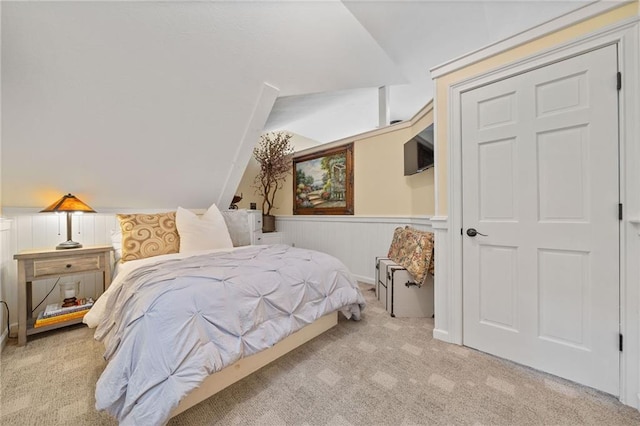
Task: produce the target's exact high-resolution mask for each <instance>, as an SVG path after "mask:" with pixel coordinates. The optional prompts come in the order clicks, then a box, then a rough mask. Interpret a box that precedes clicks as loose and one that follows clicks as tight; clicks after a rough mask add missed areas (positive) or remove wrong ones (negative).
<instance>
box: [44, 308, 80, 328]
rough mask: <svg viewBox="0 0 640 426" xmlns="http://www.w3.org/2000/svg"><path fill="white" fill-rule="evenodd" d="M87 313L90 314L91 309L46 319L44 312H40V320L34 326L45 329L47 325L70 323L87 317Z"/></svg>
mask: <svg viewBox="0 0 640 426" xmlns="http://www.w3.org/2000/svg"><path fill="white" fill-rule="evenodd" d="M87 312H89V308H84V309H83V310H81V311H74V312H69V313H66V314H59V315H55V316H52V317H48V318H45V317H44V312H40V313H39V314H38V318H37V319H36V321H35V323H34V324H33V327H34V328H38V327H44V326H47V325H52V324H58V323H61V322H65V321H69V320H72V319H76V318H82V317H83V316H85V314H86V313H87Z"/></svg>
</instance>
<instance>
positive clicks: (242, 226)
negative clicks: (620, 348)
mask: <svg viewBox="0 0 640 426" xmlns="http://www.w3.org/2000/svg"><path fill="white" fill-rule="evenodd" d="M221 213H222V216H223V217H224V221H225V223H226V224H227V229H228V230H229V236H231V241H232V242H233V246H234V247H240V246H248V245H249V244H251V230H250V229H249V214H248V213H247V211H246V210H225V211H223V212H221Z"/></svg>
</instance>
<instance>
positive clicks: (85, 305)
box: [42, 298, 93, 318]
mask: <svg viewBox="0 0 640 426" xmlns="http://www.w3.org/2000/svg"><path fill="white" fill-rule="evenodd" d="M92 306H93V299H92V298H88V299H78V301H77V304H75V305H73V306H67V307H64V308H63V307H62V303H52V304H50V305H47V307H46V308H44V312H42V317H43V318H50V317H55V316H58V315H64V314H70V313H72V312H78V311H84V310H87V309H89V308H91V307H92Z"/></svg>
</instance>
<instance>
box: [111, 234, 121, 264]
mask: <svg viewBox="0 0 640 426" xmlns="http://www.w3.org/2000/svg"><path fill="white" fill-rule="evenodd" d="M111 246H112V247H113V260H114V262H115V263H118V262H119V261H120V259H122V230H120V229H112V230H111Z"/></svg>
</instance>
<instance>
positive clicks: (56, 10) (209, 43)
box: [2, 0, 584, 209]
mask: <svg viewBox="0 0 640 426" xmlns="http://www.w3.org/2000/svg"><path fill="white" fill-rule="evenodd" d="M512 3H513V4H512ZM542 3H543V4H544V6H543V7H541V6H540V5H541V4H542ZM542 3H541V2H509V3H508V6H505V5H504V2H499V4H496V3H487V2H446V5H445V2H430V1H427V2H385V1H382V2H380V1H375V2H359V1H358V2H340V1H337V0H335V1H281V2H274V1H264V2H242V1H241V2H231V1H229V2H221V1H212V2H185V1H176V2H115V1H114V2H76V1H72V2H46V1H43V2H6V1H4V2H3V3H2V89H3V90H2V113H3V114H2V205H3V206H11V207H42V206H45V205H47V204H49V203H51V202H52V201H54V199H55V198H56V197H59V196H60V195H61V194H62V193H66V192H73V193H76V194H77V195H79V196H81V198H82V199H83V200H84V201H86V202H87V203H88V204H90V205H92V206H93V207H95V208H98V209H99V208H113V209H117V208H141V209H142V208H159V207H166V208H175V207H176V206H177V205H181V206H184V207H207V206H208V205H209V204H210V203H211V202H214V201H220V202H221V204H225V202H226V200H225V199H224V198H225V197H227V198H228V194H232V193H233V191H234V189H235V188H236V186H237V184H238V182H239V179H240V178H239V177H237V175H238V174H237V173H236V174H234V173H233V170H234V169H237V168H240V169H243V168H244V167H245V166H246V164H247V162H248V160H249V156H250V149H247V146H245V145H246V144H247V141H249V143H251V141H253V140H256V141H257V136H258V134H259V132H260V131H261V130H262V125H261V123H265V122H266V126H265V129H277V128H280V129H288V130H291V131H294V132H296V133H299V134H300V135H302V136H304V137H307V138H311V139H314V140H318V141H320V142H327V141H330V140H333V139H337V138H339V137H344V136H348V135H351V134H354V133H358V132H361V131H364V130H369V129H371V128H375V127H376V126H377V92H376V88H377V87H379V86H383V85H387V86H390V87H392V88H393V90H392V92H391V97H392V98H391V108H392V118H394V117H395V118H400V119H406V118H409V117H410V116H411V115H413V113H415V112H416V111H417V110H418V109H419V108H420V107H421V106H422V105H424V104H425V103H426V101H428V100H429V99H430V98H431V92H430V90H431V86H430V85H431V83H430V80H429V77H428V72H427V70H428V68H430V67H431V66H434V65H436V64H438V63H440V62H442V61H444V60H447V59H450V58H453V57H455V56H457V55H459V54H462V53H465V52H467V51H469V50H474V49H476V48H479V47H481V46H482V45H484V44H487V43H488V42H491V41H495V40H497V39H499V38H501V37H503V36H505V35H508V34H511V33H513V32H516V31H518V30H522V29H524V28H526V27H528V26H531V25H534V24H537V23H540V22H542V21H545V20H547V19H550V18H551V17H553V16H555V15H557V14H560V13H563V12H565V11H567V10H569V9H571V8H575V7H578V6H579V5H580V3H581V2H542ZM582 3H584V2H582ZM265 83H268V84H269V85H271V86H273V87H275V88H277V89H278V90H276V91H275V92H274V93H277V94H278V95H279V96H280V98H279V99H278V100H277V101H276V103H275V108H274V109H273V111H271V115H270V117H269V118H268V121H267V115H268V113H269V110H270V108H271V104H270V102H272V100H271V101H269V99H266V100H265V97H264V96H263V95H264V92H263V90H264V87H265ZM274 96H275V95H274ZM265 111H266V112H265ZM249 148H250V147H249ZM240 175H241V173H240ZM225 194H226V195H225ZM221 200H222V201H221Z"/></svg>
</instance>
